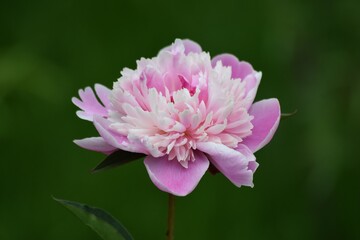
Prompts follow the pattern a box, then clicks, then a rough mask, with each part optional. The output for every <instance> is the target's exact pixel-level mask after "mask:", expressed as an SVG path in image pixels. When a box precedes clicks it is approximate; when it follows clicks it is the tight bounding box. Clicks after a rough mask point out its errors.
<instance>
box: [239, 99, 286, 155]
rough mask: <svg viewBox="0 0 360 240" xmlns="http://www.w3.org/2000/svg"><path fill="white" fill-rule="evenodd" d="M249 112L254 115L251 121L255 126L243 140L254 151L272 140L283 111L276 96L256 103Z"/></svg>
mask: <svg viewBox="0 0 360 240" xmlns="http://www.w3.org/2000/svg"><path fill="white" fill-rule="evenodd" d="M249 114H250V115H252V116H254V119H253V120H252V121H251V123H252V124H253V126H254V128H253V129H252V134H251V135H250V136H249V137H247V138H245V139H244V141H243V142H242V144H243V145H246V146H247V147H248V148H249V149H250V150H251V151H252V152H256V151H257V150H259V149H260V148H262V147H264V146H265V145H266V144H268V143H269V142H270V140H271V139H272V137H273V136H274V134H275V131H276V129H277V127H278V126H279V122H280V117H281V112H280V104H279V101H278V100H277V99H276V98H271V99H266V100H262V101H259V102H256V103H254V104H253V105H252V106H251V108H250V110H249Z"/></svg>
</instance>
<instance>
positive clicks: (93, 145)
mask: <svg viewBox="0 0 360 240" xmlns="http://www.w3.org/2000/svg"><path fill="white" fill-rule="evenodd" d="M74 143H75V144H76V145H78V146H79V147H82V148H85V149H87V150H91V151H96V152H102V153H105V154H109V153H111V152H113V151H115V150H116V148H115V147H113V146H111V145H110V144H108V143H107V142H105V140H104V139H103V138H102V137H90V138H84V139H79V140H74Z"/></svg>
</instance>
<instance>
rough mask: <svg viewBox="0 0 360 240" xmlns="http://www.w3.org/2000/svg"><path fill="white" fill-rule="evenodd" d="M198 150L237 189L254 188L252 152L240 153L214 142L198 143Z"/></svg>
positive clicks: (253, 158) (253, 159)
mask: <svg viewBox="0 0 360 240" xmlns="http://www.w3.org/2000/svg"><path fill="white" fill-rule="evenodd" d="M197 149H199V150H200V151H203V152H204V153H206V154H207V156H208V159H209V161H210V162H211V163H212V164H213V165H214V166H215V167H216V168H217V169H218V170H219V171H220V172H221V173H222V174H224V175H225V176H226V177H227V178H228V179H229V180H230V181H231V182H232V183H233V184H235V185H236V186H237V187H241V186H242V185H244V186H250V187H253V186H254V184H253V173H254V171H253V170H254V169H256V168H254V163H253V162H254V161H255V157H254V156H253V154H251V152H250V151H248V150H246V152H239V151H236V150H234V149H232V148H229V147H227V146H225V145H222V144H217V143H213V142H202V143H197ZM243 150H244V148H243Z"/></svg>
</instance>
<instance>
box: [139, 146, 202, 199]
mask: <svg viewBox="0 0 360 240" xmlns="http://www.w3.org/2000/svg"><path fill="white" fill-rule="evenodd" d="M194 155H195V161H194V162H192V161H189V163H188V167H187V168H184V167H183V166H181V164H180V163H179V162H178V161H177V160H176V159H174V160H168V156H163V157H159V158H154V157H152V156H147V157H146V158H145V161H144V163H145V166H146V169H147V171H148V173H149V176H150V179H151V180H152V182H153V183H154V184H155V185H156V186H157V187H158V188H159V189H160V190H162V191H164V192H168V193H171V194H173V195H176V196H186V195H188V194H189V193H191V192H192V191H193V190H194V188H195V187H196V186H197V184H198V183H199V181H200V179H201V178H202V176H203V175H204V174H205V172H206V170H207V169H208V167H209V161H208V159H207V158H206V156H205V155H204V154H203V153H201V152H195V153H194Z"/></svg>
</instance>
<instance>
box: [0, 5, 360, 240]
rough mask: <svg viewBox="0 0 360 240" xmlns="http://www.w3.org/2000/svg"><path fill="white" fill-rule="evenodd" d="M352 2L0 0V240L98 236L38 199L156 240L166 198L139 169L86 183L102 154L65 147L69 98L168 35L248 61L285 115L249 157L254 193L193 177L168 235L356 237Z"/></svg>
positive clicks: (359, 17) (84, 125) (77, 133)
mask: <svg viewBox="0 0 360 240" xmlns="http://www.w3.org/2000/svg"><path fill="white" fill-rule="evenodd" d="M359 3H360V2H359V1H357V0H343V1H321V0H320V1H312V0H305V1H284V0H280V1H276V2H274V1H270V0H265V1H239V0H234V1H230V0H222V1H203V2H201V1H188V0H186V1H185V0H182V1H160V0H152V1H140V0H138V1H120V0H118V1H84V0H78V1H69V0H64V1H45V0H37V1H21V0H18V1H6V0H5V1H1V7H0V111H1V112H0V141H1V142H0V149H1V153H0V158H1V160H0V163H1V167H0V190H1V192H0V239H4V240H5V239H15V240H18V239H19V240H20V239H36V240H41V239H52V240H62V239H88V240H90V239H94V240H95V239H99V238H98V236H97V235H96V234H95V233H93V232H92V231H91V230H90V229H89V228H88V227H86V226H85V225H83V224H82V223H81V222H80V221H79V220H78V219H77V218H76V217H74V216H72V215H71V214H70V213H69V212H68V211H67V210H65V209H64V208H63V207H62V206H60V205H59V204H58V203H56V202H54V201H53V200H52V198H51V196H56V197H59V198H65V199H69V200H74V201H80V202H86V203H88V204H91V205H94V206H98V207H102V208H104V209H106V210H108V211H109V212H111V213H112V214H113V215H115V216H116V217H118V218H119V219H120V220H121V221H122V222H123V224H124V225H125V226H126V227H127V228H128V229H129V231H131V232H132V234H133V236H134V237H135V239H165V231H166V214H167V195H166V194H165V193H163V192H161V191H159V190H158V189H157V188H155V186H154V185H153V184H152V183H151V181H150V179H149V177H148V176H147V173H146V170H145V168H144V166H143V163H142V162H134V163H131V164H128V165H126V166H123V167H121V168H117V169H114V170H111V171H107V172H102V173H99V174H91V173H90V169H91V168H92V167H94V166H95V165H96V164H97V163H98V162H99V161H101V160H102V159H103V156H102V155H101V154H98V153H94V152H89V151H86V150H83V149H80V148H78V147H77V146H75V144H73V143H72V140H73V139H75V138H83V137H89V136H93V135H95V134H96V131H95V130H94V128H93V126H92V125H91V124H90V123H89V122H85V121H82V120H80V119H78V118H77V117H76V116H75V111H76V107H75V106H73V105H72V103H71V101H70V99H71V97H72V96H76V95H77V91H78V89H80V88H84V87H86V86H93V85H94V84H95V83H101V84H104V85H106V86H108V87H111V86H112V83H113V82H114V81H116V79H117V78H118V77H119V74H120V70H121V69H122V68H124V67H131V68H134V67H135V60H136V59H139V58H140V57H143V56H144V57H152V56H154V55H156V54H157V52H158V50H159V49H161V48H163V47H164V46H166V45H169V44H170V43H172V42H173V41H174V39H175V38H190V39H193V40H195V41H197V42H198V43H199V44H200V45H201V46H202V47H203V49H204V50H206V51H209V52H210V53H211V55H212V56H214V55H216V54H219V53H223V52H230V53H233V54H235V55H237V56H238V57H239V58H240V59H243V60H247V61H249V62H251V63H252V64H253V66H254V67H255V69H257V70H261V71H262V72H263V80H262V83H261V86H260V89H259V92H258V95H257V99H263V98H270V97H277V98H279V99H280V102H281V105H282V110H283V112H292V111H294V110H295V109H298V113H297V115H296V116H294V117H292V118H288V119H284V120H282V121H281V124H280V127H279V129H278V132H277V133H276V135H275V137H274V140H273V141H272V142H271V143H270V144H269V145H268V146H267V147H266V148H264V149H262V150H261V151H259V152H257V153H256V156H257V159H258V161H259V163H260V167H259V169H258V171H257V172H256V175H255V188H253V189H250V188H241V189H238V188H236V187H235V186H233V185H232V184H231V183H230V182H229V181H228V180H227V179H225V177H223V176H221V175H216V176H212V175H210V174H206V176H205V177H204V178H203V179H202V181H201V182H200V184H199V186H198V187H197V189H196V190H195V191H194V192H193V193H192V194H190V195H189V196H187V197H185V198H178V199H177V206H176V233H175V234H176V239H188V240H190V239H277V240H278V239H360V231H359V227H360V220H359V216H360V206H359V203H360V189H359V183H360V181H359V180H360V179H359V170H360V161H359V159H360V158H359V154H358V152H359V151H358V149H359V143H360V140H359V134H360V127H359V123H360V113H359V112H360V111H359V110H360V81H359V67H360V66H359V63H360V51H359V46H358V45H359V43H360V14H359V12H360V8H359V7H360V4H359Z"/></svg>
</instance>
